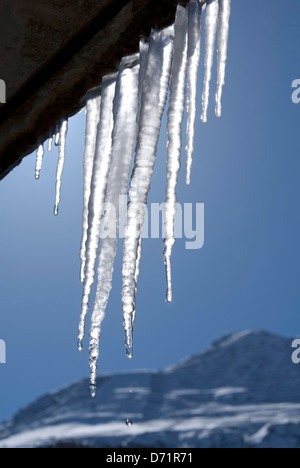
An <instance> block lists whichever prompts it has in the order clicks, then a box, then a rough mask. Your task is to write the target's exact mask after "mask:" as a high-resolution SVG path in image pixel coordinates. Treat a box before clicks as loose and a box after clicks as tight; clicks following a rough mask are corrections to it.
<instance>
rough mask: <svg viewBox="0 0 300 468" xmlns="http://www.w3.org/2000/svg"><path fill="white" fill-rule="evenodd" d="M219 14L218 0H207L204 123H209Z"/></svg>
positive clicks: (203, 98)
mask: <svg viewBox="0 0 300 468" xmlns="http://www.w3.org/2000/svg"><path fill="white" fill-rule="evenodd" d="M218 13H219V2H218V0H207V3H206V17H205V73H204V87H203V96H202V116H201V120H202V122H207V112H208V105H209V91H210V82H211V75H212V68H213V63H214V53H215V44H216V36H217V28H218V16H219V15H218Z"/></svg>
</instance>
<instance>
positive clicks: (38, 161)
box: [35, 144, 44, 180]
mask: <svg viewBox="0 0 300 468" xmlns="http://www.w3.org/2000/svg"><path fill="white" fill-rule="evenodd" d="M43 157H44V145H43V144H41V145H39V147H38V149H37V152H36V164H35V178H36V179H37V180H38V179H39V178H40V175H41V170H42V164H43Z"/></svg>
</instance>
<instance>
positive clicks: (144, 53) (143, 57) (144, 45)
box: [137, 40, 149, 124]
mask: <svg viewBox="0 0 300 468" xmlns="http://www.w3.org/2000/svg"><path fill="white" fill-rule="evenodd" d="M148 52H149V43H148V42H145V41H144V40H141V41H140V59H139V63H140V71H139V84H138V113H137V123H138V124H139V122H140V115H141V106H142V92H143V83H144V78H145V73H146V68H147V57H148Z"/></svg>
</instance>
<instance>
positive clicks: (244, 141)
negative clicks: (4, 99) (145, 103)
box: [0, 0, 300, 420]
mask: <svg viewBox="0 0 300 468" xmlns="http://www.w3.org/2000/svg"><path fill="white" fill-rule="evenodd" d="M232 3H233V7H232V18H231V32H230V45H229V61H228V69H227V80H226V81H227V82H226V87H225V90H224V98H223V111H224V112H223V117H222V119H221V120H218V119H216V118H215V117H214V114H213V110H214V106H213V102H211V106H210V115H209V123H208V124H206V125H204V124H202V123H201V121H200V119H198V121H197V130H196V150H195V156H194V165H193V175H192V185H191V186H190V187H189V188H187V187H185V184H184V171H182V173H181V177H180V186H179V194H178V195H179V200H180V201H181V202H183V203H184V202H185V203H187V202H194V203H195V202H198V203H205V246H204V248H203V249H201V250H199V251H186V250H185V249H184V242H183V241H178V242H177V244H176V247H175V250H174V260H173V265H174V303H173V304H172V305H167V304H166V303H165V301H164V297H165V277H164V269H163V264H162V241H161V240H145V241H144V250H143V259H142V271H141V276H140V283H139V292H138V298H137V319H136V325H135V356H134V359H133V361H132V362H129V361H128V359H127V358H126V357H125V352H124V344H123V343H124V338H123V330H122V316H121V295H120V291H121V275H120V269H121V260H122V249H121V248H120V249H119V254H118V258H117V264H116V274H115V280H114V288H113V293H112V296H111V300H110V303H109V307H108V310H107V318H106V320H105V322H104V326H103V333H102V341H101V361H100V372H108V371H109V372H110V371H120V370H127V369H137V368H162V367H165V366H167V365H169V364H173V363H175V362H177V361H178V360H180V359H182V358H185V357H187V356H189V355H191V354H194V353H198V352H199V351H201V350H203V349H205V348H206V347H207V346H208V345H209V344H210V343H211V342H212V341H213V340H214V339H216V338H218V337H220V335H222V334H225V333H227V332H236V331H240V330H243V329H266V330H270V331H272V332H276V333H279V334H284V335H298V334H300V317H299V311H300V308H299V305H300V300H299V238H300V224H299V201H300V196H299V173H300V139H299V136H298V135H299V128H300V104H299V105H295V104H293V103H292V101H291V94H292V89H291V83H292V81H293V80H294V79H296V78H300V65H299V64H300V60H299V59H300V50H299V44H300V27H299V24H300V2H299V0H286V2H284V3H282V2H281V1H279V0H264V1H262V0H252V1H251V2H250V1H246V0H238V1H236V0H233V2H232ZM200 74H201V76H200V80H199V83H200V84H202V75H203V68H202V67H201V69H200ZM214 89H215V75H214V80H213V91H214ZM199 92H200V86H199ZM198 102H200V93H199V96H198ZM199 111H200V108H199ZM84 121H85V115H84V113H81V114H80V115H78V116H76V117H74V118H73V119H72V120H71V121H70V130H69V135H68V145H67V161H66V166H65V171H64V176H63V187H62V203H61V209H60V215H59V217H58V218H55V217H54V216H53V214H52V213H53V204H54V187H55V170H56V161H57V151H56V150H55V151H54V152H53V153H52V154H49V155H48V154H46V156H45V159H44V166H43V170H42V176H41V180H40V181H38V182H36V181H35V180H34V166H35V155H32V156H30V157H28V158H26V159H25V160H24V162H23V163H22V165H21V166H20V167H19V168H17V169H16V170H14V171H13V172H12V173H11V174H10V175H9V176H8V177H7V178H6V179H5V180H3V181H2V182H1V183H0V210H1V229H0V258H1V262H0V287H1V316H0V338H2V339H4V340H5V341H6V343H7V360H8V362H7V364H6V365H0V420H3V419H4V418H6V417H8V416H10V415H11V414H12V413H14V412H15V411H16V410H17V409H19V408H20V407H21V406H24V405H25V404H27V403H28V402H29V401H31V400H32V399H34V398H35V397H37V396H39V395H40V394H42V393H44V392H47V391H49V390H51V389H55V388H58V387H60V386H62V385H65V384H67V383H70V382H72V381H74V380H78V379H80V378H82V377H87V376H88V354H87V350H85V351H84V352H83V353H82V354H80V353H78V352H77V350H76V336H77V324H78V318H79V312H80V300H81V284H80V282H79V247H80V238H81V212H82V157H83V142H84ZM165 135H166V131H165V122H164V126H163V130H162V137H161V140H160V146H159V152H158V162H157V166H156V170H155V175H154V178H153V183H152V188H151V194H150V201H153V202H162V201H163V200H164V191H165V176H166V174H165V158H166V149H165V146H166V136H165ZM120 247H121V245H120ZM87 391H88V388H87Z"/></svg>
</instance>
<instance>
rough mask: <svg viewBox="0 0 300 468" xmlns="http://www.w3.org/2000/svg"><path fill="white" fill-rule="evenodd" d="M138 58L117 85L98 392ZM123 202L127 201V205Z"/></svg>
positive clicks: (93, 339)
mask: <svg viewBox="0 0 300 468" xmlns="http://www.w3.org/2000/svg"><path fill="white" fill-rule="evenodd" d="M138 59H139V56H138V55H134V56H132V57H126V58H124V59H123V60H122V62H121V66H120V71H119V75H118V79H117V85H116V95H115V100H114V109H113V113H114V130H113V137H112V139H113V150H112V162H111V168H110V172H109V178H108V184H107V196H106V205H105V213H106V215H105V221H107V222H108V225H109V226H108V227H109V232H108V236H107V237H104V238H103V241H102V246H101V251H100V256H99V267H98V286H97V292H96V300H95V304H94V308H93V313H92V325H91V331H90V388H91V392H92V393H94V392H95V391H96V378H97V363H98V358H99V339H100V333H101V325H102V322H103V320H104V317H105V310H106V306H107V302H108V299H109V295H110V291H111V288H112V277H113V269H114V261H115V256H116V253H117V243H118V233H119V219H120V216H121V215H122V212H123V209H124V205H125V200H126V192H127V186H128V180H129V176H130V171H131V168H132V156H133V148H134V143H135V138H136V128H137V122H136V115H137V111H138V75H139V66H138ZM121 201H123V206H122V202H121ZM105 221H104V224H105ZM104 234H105V233H104Z"/></svg>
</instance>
